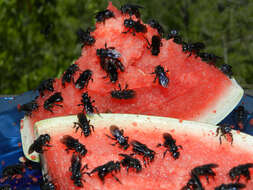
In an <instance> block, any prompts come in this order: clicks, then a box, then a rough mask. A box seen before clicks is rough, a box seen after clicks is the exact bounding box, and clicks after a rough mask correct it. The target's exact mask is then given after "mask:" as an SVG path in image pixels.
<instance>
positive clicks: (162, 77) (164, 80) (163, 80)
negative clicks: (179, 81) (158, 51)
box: [151, 65, 169, 88]
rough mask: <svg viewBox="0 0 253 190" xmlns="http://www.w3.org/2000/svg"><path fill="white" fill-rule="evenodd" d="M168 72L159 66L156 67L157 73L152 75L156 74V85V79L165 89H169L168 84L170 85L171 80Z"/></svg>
mask: <svg viewBox="0 0 253 190" xmlns="http://www.w3.org/2000/svg"><path fill="white" fill-rule="evenodd" d="M167 72H168V70H167V71H165V70H164V68H163V67H162V66H161V65H158V66H156V67H155V71H154V72H152V73H151V74H155V75H156V76H155V79H154V83H155V82H156V79H157V78H158V79H159V84H160V85H161V86H162V87H164V88H167V87H168V83H169V78H168V77H167V76H166V73H167Z"/></svg>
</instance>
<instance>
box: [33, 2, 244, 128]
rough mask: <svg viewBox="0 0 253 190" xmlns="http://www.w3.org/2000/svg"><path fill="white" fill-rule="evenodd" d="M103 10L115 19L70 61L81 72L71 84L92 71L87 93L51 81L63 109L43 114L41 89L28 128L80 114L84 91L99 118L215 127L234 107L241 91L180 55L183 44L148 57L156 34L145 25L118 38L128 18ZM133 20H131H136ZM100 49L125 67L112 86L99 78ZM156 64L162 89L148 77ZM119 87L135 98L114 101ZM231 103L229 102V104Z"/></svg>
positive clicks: (165, 47)
mask: <svg viewBox="0 0 253 190" xmlns="http://www.w3.org/2000/svg"><path fill="white" fill-rule="evenodd" d="M108 9H109V10H110V11H112V12H113V13H114V16H115V17H111V18H109V19H106V20H105V22H99V23H97V24H96V30H95V31H93V32H91V34H90V35H91V36H94V38H95V43H94V44H93V45H87V46H84V47H83V49H82V55H81V57H80V58H79V59H78V60H77V61H76V62H75V64H76V65H78V67H79V68H80V70H79V71H77V72H76V73H75V74H74V75H73V77H74V81H77V80H78V78H79V76H80V74H81V73H82V72H83V71H85V70H87V69H89V70H91V71H92V79H93V81H92V80H90V81H89V84H88V86H87V88H86V87H84V88H83V89H79V88H77V87H76V85H75V84H74V83H73V82H70V83H66V82H65V87H64V86H62V84H61V82H62V81H61V79H55V81H54V83H53V86H54V91H55V92H61V95H62V97H63V102H62V103H61V105H63V107H59V106H53V107H52V111H53V113H52V112H50V111H48V110H46V109H44V108H43V105H44V102H45V100H46V99H48V98H49V97H50V96H51V95H52V94H53V93H54V92H51V91H47V90H46V91H45V93H44V94H45V96H44V97H40V98H38V99H37V102H38V104H39V110H38V111H34V112H33V114H32V120H33V123H35V121H39V120H42V119H45V118H50V117H55V116H63V115H70V114H77V113H79V112H80V111H82V106H78V104H80V103H81V95H82V93H84V92H87V91H88V94H89V96H91V100H95V103H94V105H95V106H96V107H97V109H98V110H99V112H100V113H106V112H109V113H135V114H145V115H157V116H166V117H175V118H180V119H188V120H197V121H203V122H210V123H214V124H216V123H218V122H219V121H220V120H221V119H223V118H224V117H225V116H226V114H227V113H229V112H230V111H231V110H232V109H233V107H234V106H235V105H236V104H237V103H238V101H239V100H240V98H241V96H242V89H241V88H240V87H238V86H237V84H235V83H236V82H233V81H231V80H230V79H229V78H228V77H227V76H226V75H224V74H223V73H222V72H221V71H219V69H218V68H216V67H215V66H213V65H211V64H207V63H205V62H203V61H201V59H200V58H199V57H197V58H196V57H195V55H194V54H193V55H191V56H189V53H185V52H183V51H182V45H179V44H176V43H174V42H173V40H172V39H171V40H165V39H162V40H161V43H162V46H161V47H160V53H159V54H158V56H154V55H152V53H151V50H150V49H148V47H149V44H148V42H147V40H146V39H148V40H149V41H150V42H151V39H152V36H154V35H158V32H157V31H156V30H155V29H154V28H151V27H150V26H148V25H146V27H147V32H146V33H136V34H135V36H134V35H133V34H132V33H131V32H128V33H123V32H125V31H127V28H126V27H125V26H124V20H125V19H129V15H127V14H124V15H122V14H121V12H120V11H119V10H117V9H116V8H115V7H113V6H112V5H111V4H109V6H108ZM132 18H133V19H135V20H136V18H135V16H132ZM141 23H142V22H141ZM105 44H107V47H108V48H110V47H114V48H115V51H117V52H118V53H120V57H119V60H120V61H121V63H122V64H123V65H124V71H120V70H118V80H117V81H116V83H112V82H110V78H109V77H106V78H104V77H105V76H106V75H107V74H106V72H105V71H104V70H103V69H102V68H101V66H100V58H99V56H97V50H98V49H101V48H105ZM158 65H161V66H162V67H164V69H165V70H168V73H166V74H167V76H168V77H169V83H168V86H167V88H164V87H163V86H161V85H160V84H159V83H158V80H157V81H156V82H155V83H154V78H155V75H154V74H151V73H153V72H154V71H155V67H156V66H158ZM118 84H120V85H121V86H122V88H124V87H125V85H126V84H127V85H128V88H129V89H131V90H134V91H135V94H136V95H135V96H134V97H133V98H130V99H127V100H125V99H115V98H113V97H112V96H111V91H113V90H115V89H118ZM235 86H236V87H235ZM234 89H236V90H235V91H233V90H234ZM232 91H233V92H232ZM229 93H230V94H229ZM234 97H235V98H234ZM221 99H223V102H222V103H221V102H220V101H221ZM230 99H234V100H233V101H232V102H230ZM224 100H226V101H224ZM219 103H220V104H222V107H221V108H220V107H219V108H220V109H218V108H217V107H215V106H216V104H219ZM216 108H217V109H216ZM216 116H217V117H216Z"/></svg>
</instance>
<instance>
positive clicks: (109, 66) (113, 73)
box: [100, 58, 118, 83]
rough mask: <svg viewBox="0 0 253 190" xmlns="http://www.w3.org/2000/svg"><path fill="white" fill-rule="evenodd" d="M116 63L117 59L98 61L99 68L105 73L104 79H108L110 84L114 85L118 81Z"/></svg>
mask: <svg viewBox="0 0 253 190" xmlns="http://www.w3.org/2000/svg"><path fill="white" fill-rule="evenodd" d="M117 62H118V61H117V59H112V58H107V59H103V60H101V61H100V65H101V67H102V68H103V69H104V70H105V72H106V73H107V76H106V77H109V78H110V81H111V82H112V83H115V82H116V81H117V80H118V67H117ZM106 77H104V78H106Z"/></svg>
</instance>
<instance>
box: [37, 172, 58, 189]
mask: <svg viewBox="0 0 253 190" xmlns="http://www.w3.org/2000/svg"><path fill="white" fill-rule="evenodd" d="M40 189H41V190H56V186H55V184H54V183H53V181H50V180H49V179H48V175H47V174H46V175H44V179H43V181H42V182H40Z"/></svg>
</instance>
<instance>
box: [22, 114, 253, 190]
mask: <svg viewBox="0 0 253 190" xmlns="http://www.w3.org/2000/svg"><path fill="white" fill-rule="evenodd" d="M90 119H91V124H92V125H94V126H95V132H94V133H93V134H92V135H91V136H89V137H86V138H85V137H84V136H82V137H81V134H80V131H79V132H77V133H75V129H74V128H73V125H74V124H73V123H74V122H76V121H77V117H76V116H67V117H58V118H57V117H56V118H53V119H47V120H42V121H40V122H37V123H36V124H35V132H36V137H38V136H39V135H40V134H46V133H48V134H50V136H51V142H50V143H51V144H52V145H53V147H50V148H49V149H48V151H45V152H44V154H43V155H42V158H43V159H42V160H43V163H44V172H45V173H48V174H49V175H50V176H51V179H53V181H54V182H55V183H56V184H57V185H58V187H59V189H61V190H64V189H66V190H70V189H76V186H75V185H74V184H73V181H72V180H71V172H70V171H69V168H70V164H71V157H72V154H73V151H70V152H69V153H67V152H66V151H65V149H66V147H65V145H63V144H62V143H61V142H60V141H61V140H60V139H62V137H63V135H66V134H68V135H71V136H73V137H75V138H78V139H79V142H81V143H83V144H84V145H85V146H86V148H87V150H88V152H87V154H86V156H85V157H83V159H82V165H85V164H88V167H89V169H85V170H84V172H90V171H92V170H93V169H94V168H95V167H97V166H99V165H102V164H105V163H107V162H109V161H115V162H116V161H120V160H122V159H123V157H122V156H120V155H119V154H120V153H123V154H131V153H132V152H133V151H132V146H131V145H130V147H129V148H128V149H127V150H124V149H123V148H121V147H120V146H118V145H116V146H112V145H111V144H113V143H115V141H114V140H112V139H110V138H108V137H107V136H106V134H107V135H110V130H109V127H110V126H111V125H117V126H118V127H119V129H124V135H125V136H128V137H129V142H131V141H133V140H138V141H139V142H142V143H144V144H146V145H147V146H148V147H149V148H150V149H152V150H154V151H155V152H156V154H155V158H154V161H152V162H150V163H149V164H147V167H145V166H144V164H143V160H142V156H141V155H135V156H134V157H135V158H137V159H139V160H140V162H141V165H142V170H141V171H140V172H138V173H136V171H135V170H134V169H133V168H130V169H129V171H128V172H127V171H126V168H124V167H121V171H119V172H117V173H116V172H114V173H113V174H114V175H115V176H116V177H117V178H118V179H119V180H120V182H121V184H120V183H118V182H117V181H116V180H115V178H114V177H113V176H112V175H110V174H108V175H107V176H106V177H105V181H104V184H103V183H102V181H101V180H100V179H99V178H98V176H97V174H96V173H93V174H92V175H91V176H90V177H89V176H88V175H86V174H84V175H83V179H85V181H86V182H83V188H80V189H110V190H113V189H122V190H123V189H145V190H146V189H150V190H151V189H153V190H155V189H175V190H179V189H181V188H182V187H183V186H184V185H186V184H187V182H188V180H189V179H190V172H191V170H192V169H193V168H195V167H197V166H201V165H204V164H210V163H213V164H217V165H218V167H217V168H214V169H213V171H214V172H215V173H216V176H214V178H212V177H210V179H209V184H208V183H207V181H206V179H205V177H204V176H200V177H199V179H200V181H201V183H202V185H203V187H204V188H205V189H207V190H208V189H214V187H217V186H219V185H221V184H223V183H224V184H227V183H231V182H232V181H231V179H230V178H229V176H228V172H229V170H230V169H231V168H233V167H235V166H238V165H240V164H245V163H252V162H253V152H252V150H251V148H250V147H252V146H253V138H252V137H251V136H249V135H246V134H243V133H237V132H236V131H232V134H233V139H234V140H233V144H232V145H231V144H230V142H227V141H226V140H225V139H223V138H222V144H220V141H219V137H218V136H216V127H215V126H212V125H208V124H203V123H197V122H191V121H182V120H178V119H170V118H164V117H154V116H142V115H127V114H101V115H100V116H98V115H94V116H93V117H92V118H90ZM163 133H170V134H171V135H172V137H173V138H174V139H175V140H176V145H177V146H179V145H181V146H182V148H180V147H178V151H179V153H180V155H179V158H178V159H174V158H173V157H172V156H171V154H170V152H168V153H167V154H166V156H165V157H164V158H163V154H164V151H165V150H166V148H165V147H163V146H162V147H157V145H158V144H159V143H163V141H164V139H163ZM25 146H29V145H25ZM146 160H147V159H146ZM249 170H250V174H251V175H252V174H253V172H252V169H251V168H250V169H249ZM240 182H241V183H244V184H246V189H252V188H253V180H249V181H248V182H246V181H245V178H244V177H241V179H240Z"/></svg>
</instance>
